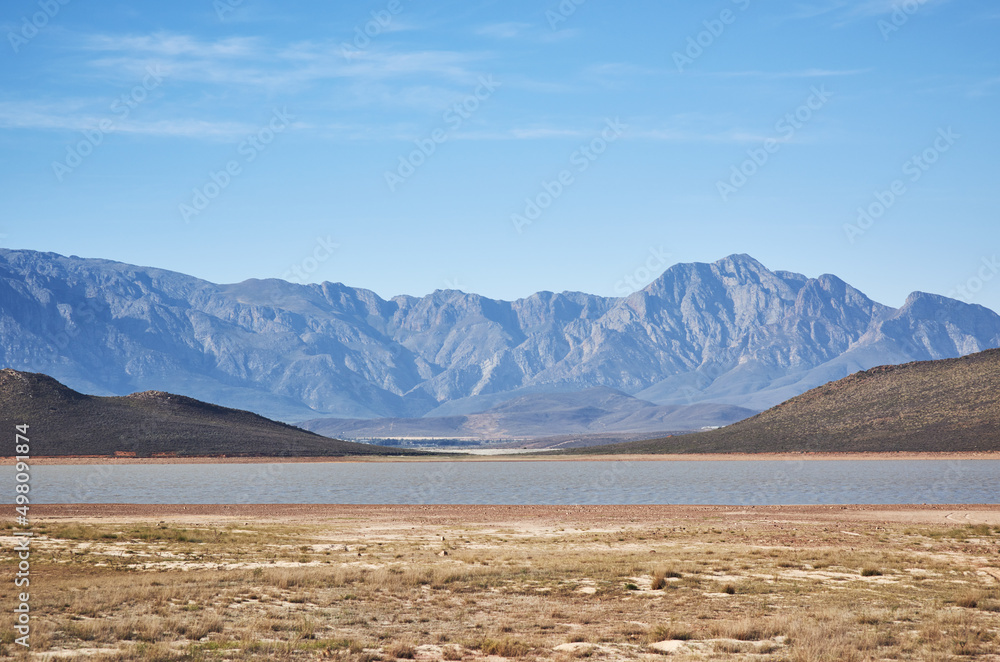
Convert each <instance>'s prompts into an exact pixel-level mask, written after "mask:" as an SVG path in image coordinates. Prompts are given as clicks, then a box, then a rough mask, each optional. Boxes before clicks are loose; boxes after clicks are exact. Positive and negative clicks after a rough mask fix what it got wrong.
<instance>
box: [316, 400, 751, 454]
mask: <svg viewBox="0 0 1000 662" xmlns="http://www.w3.org/2000/svg"><path fill="white" fill-rule="evenodd" d="M756 413H757V412H755V411H753V410H750V409H746V408H744V407H736V406H733V405H721V404H715V403H710V402H704V403H699V404H695V405H686V406H685V405H656V404H653V403H652V402H648V401H646V400H640V399H639V398H634V397H632V396H630V395H627V394H625V393H622V392H621V391H616V390H614V389H610V388H607V387H601V386H598V387H594V388H590V389H586V390H584V391H578V392H576V393H536V394H532V395H522V396H518V397H516V398H513V399H512V400H508V401H506V402H504V403H502V404H499V405H497V406H495V407H491V408H489V409H487V410H486V411H484V412H482V413H478V414H466V415H458V416H425V417H423V418H374V419H368V418H356V419H343V418H318V419H314V420H310V421H304V422H302V423H301V424H300V425H301V426H302V427H303V428H305V429H307V430H312V431H313V432H317V433H319V434H322V435H324V436H327V437H337V438H347V439H394V438H396V439H398V438H408V439H463V440H474V441H491V440H525V439H538V438H539V437H562V436H565V435H573V436H577V437H579V436H581V435H588V436H589V435H606V434H608V433H615V434H637V433H639V434H641V433H666V432H670V431H676V432H681V431H688V430H700V429H702V428H706V427H716V426H719V425H728V424H729V423H735V422H736V421H740V420H742V419H744V418H746V417H748V416H752V415H754V414H756ZM647 436H648V435H647ZM603 443H607V442H603Z"/></svg>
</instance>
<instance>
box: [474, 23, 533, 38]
mask: <svg viewBox="0 0 1000 662" xmlns="http://www.w3.org/2000/svg"><path fill="white" fill-rule="evenodd" d="M533 27H534V26H533V25H532V24H531V23H493V24H491V25H484V26H482V27H480V28H477V29H476V31H475V33H476V34H477V35H480V36H483V37H492V38H494V39H516V38H518V37H522V36H524V35H525V34H526V33H527V31H528V30H531V29H532V28H533Z"/></svg>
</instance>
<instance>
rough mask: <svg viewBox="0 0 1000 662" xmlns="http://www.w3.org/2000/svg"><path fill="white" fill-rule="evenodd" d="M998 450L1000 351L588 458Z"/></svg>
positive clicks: (826, 389)
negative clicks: (654, 455) (716, 426)
mask: <svg viewBox="0 0 1000 662" xmlns="http://www.w3.org/2000/svg"><path fill="white" fill-rule="evenodd" d="M997 450H1000V349H991V350H987V351H985V352H980V353H978V354H972V355H969V356H965V357H962V358H958V359H944V360H939V361H919V362H915V363H907V364H904V365H897V366H880V367H877V368H872V369H870V370H866V371H864V372H857V373H855V374H853V375H850V376H849V377H845V378H844V379H841V380H839V381H835V382H830V383H829V384H826V385H824V386H820V387H819V388H815V389H813V390H811V391H808V392H807V393H804V394H802V395H800V396H798V397H795V398H792V399H791V400H788V401H786V402H783V403H782V404H780V405H778V406H776V407H772V408H771V409H768V410H767V411H765V412H762V413H760V414H758V415H756V416H753V417H751V418H748V419H746V420H743V421H740V422H739V423H734V424H733V425H730V426H728V427H725V428H721V429H719V430H712V431H709V432H700V433H697V434H691V435H683V436H677V437H669V438H666V439H654V440H649V441H640V442H630V443H625V444H616V445H614V446H601V447H592V448H587V449H583V450H581V451H575V452H586V453H738V452H743V453H762V452H824V453H831V452H902V451H911V452H921V451H923V452H947V451H953V452H962V451H965V452H971V451H997Z"/></svg>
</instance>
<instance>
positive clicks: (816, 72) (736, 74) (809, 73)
mask: <svg viewBox="0 0 1000 662" xmlns="http://www.w3.org/2000/svg"><path fill="white" fill-rule="evenodd" d="M870 71H871V69H801V70H799V71H717V72H707V73H704V74H701V75H704V76H717V77H720V78H774V79H781V78H828V77H831V76H857V75H859V74H866V73H869V72H870ZM685 75H687V74H685Z"/></svg>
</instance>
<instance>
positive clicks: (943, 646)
mask: <svg viewBox="0 0 1000 662" xmlns="http://www.w3.org/2000/svg"><path fill="white" fill-rule="evenodd" d="M683 525H684V526H683V527H681V526H676V525H675V524H673V523H670V522H662V523H658V524H655V525H649V524H646V525H642V526H639V525H630V526H612V527H610V528H608V527H606V528H604V529H592V530H588V529H587V527H580V528H579V529H573V530H569V531H567V530H565V529H564V528H563V527H560V526H555V525H553V526H547V527H534V528H526V529H523V530H521V529H517V528H504V527H485V526H471V525H458V524H449V525H428V524H426V523H423V524H421V525H420V526H413V527H410V526H406V527H403V526H395V527H388V526H386V527H383V528H378V527H373V526H369V525H367V523H364V522H361V523H359V522H354V521H336V520H331V521H327V522H322V523H311V524H305V523H302V524H296V523H288V524H284V525H277V524H243V525H242V526H240V527H235V526H231V525H215V526H208V525H204V524H202V525H198V524H188V525H185V526H183V527H174V526H169V525H163V526H157V525H155V524H149V525H146V524H136V523H112V522H97V523H91V522H52V523H48V524H47V525H39V527H38V533H39V535H38V537H37V538H36V539H35V540H34V542H33V545H34V547H33V551H32V571H33V573H37V575H33V581H32V614H33V615H35V618H36V620H35V629H34V631H33V635H32V636H33V647H32V650H33V651H34V652H43V651H51V652H55V653H59V654H60V655H61V656H63V659H74V656H76V657H77V658H78V659H81V660H82V659H88V660H91V659H92V660H102V659H103V660H127V659H151V660H215V659H226V660H271V659H278V660H300V659H301V660H308V659H322V658H334V659H338V660H342V661H344V662H376V661H378V660H383V661H385V662H391V661H392V660H412V659H421V660H423V659H433V658H437V659H444V660H454V661H458V660H463V659H470V660H471V659H473V658H476V657H482V656H499V657H503V658H508V659H526V660H527V659H531V660H539V659H553V660H566V659H568V658H570V657H593V658H595V659H597V658H610V659H615V660H624V659H640V658H643V657H645V656H648V655H650V653H649V652H647V647H648V646H650V645H652V644H655V643H657V642H663V641H672V642H676V644H675V645H679V646H684V647H687V653H688V654H690V655H696V654H698V655H704V656H708V657H710V658H711V657H713V656H714V657H716V658H717V659H722V658H724V659H737V660H739V659H746V660H751V659H762V658H761V656H770V657H768V659H771V658H773V659H780V660H787V661H790V662H793V661H802V662H805V661H810V662H815V661H823V660H830V661H833V660H837V661H838V662H839V661H842V660H846V661H848V662H850V661H852V660H858V661H860V660H874V659H897V660H901V659H906V660H946V659H950V658H952V657H954V656H961V657H962V659H971V658H972V657H974V656H985V655H987V654H988V653H991V652H994V651H996V650H998V649H1000V635H998V630H1000V608H998V605H1000V590H998V588H997V583H996V582H995V581H994V582H990V580H989V578H988V577H987V576H986V575H984V574H983V573H980V572H979V571H980V569H982V568H983V567H987V566H988V567H992V568H995V567H996V566H995V565H992V566H991V565H990V564H991V563H995V554H996V549H997V545H998V543H1000V531H997V530H996V529H991V528H989V527H986V528H983V527H977V528H975V529H973V528H969V529H968V530H967V531H965V533H967V535H958V534H956V532H955V530H954V528H953V527H948V528H941V529H935V528H934V527H930V528H927V527H925V528H922V529H920V530H913V529H906V528H903V527H892V526H878V528H877V529H876V526H877V525H875V524H857V523H855V524H845V523H838V524H837V525H836V526H835V527H833V528H831V527H829V526H827V525H824V524H822V523H817V522H812V523H809V522H805V523H804V522H795V523H794V525H793V524H786V525H782V526H775V525H774V523H773V522H761V523H755V522H752V521H745V520H738V521H730V522H726V521H711V522H709V521H704V522H702V521H685V522H683ZM845 530H848V531H849V532H850V533H857V534H859V535H857V536H854V535H852V536H849V537H848V536H844V535H843V534H842V532H843V531H845ZM442 538H443V539H444V541H442ZM845 538H847V541H846V542H845ZM442 548H444V550H445V551H447V552H448V554H447V555H441V554H440V552H441V551H442ZM3 564H4V565H3V566H2V567H3V574H4V575H5V576H4V577H2V578H0V579H2V580H3V581H9V579H10V577H8V576H9V575H13V572H14V565H13V561H12V560H11V559H10V557H8V558H6V559H5V560H4V561H3ZM35 576H37V577H38V578H39V579H38V580H37V584H36V580H35V579H34V577H35ZM13 636H14V633H13V630H11V629H10V625H9V621H8V624H7V625H0V657H5V656H16V655H18V654H19V653H20V651H18V650H17V649H16V648H15V646H14V645H13ZM567 643H579V644H581V645H580V646H579V647H577V648H574V649H573V651H572V652H570V653H567V652H558V651H555V650H554V648H555V647H556V646H559V645H562V644H567ZM983 659H986V658H983Z"/></svg>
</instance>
